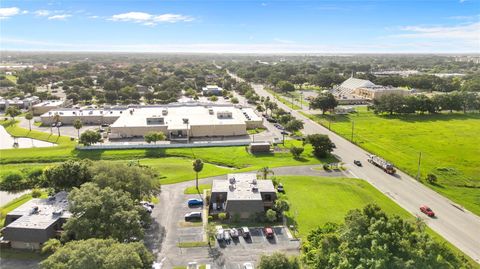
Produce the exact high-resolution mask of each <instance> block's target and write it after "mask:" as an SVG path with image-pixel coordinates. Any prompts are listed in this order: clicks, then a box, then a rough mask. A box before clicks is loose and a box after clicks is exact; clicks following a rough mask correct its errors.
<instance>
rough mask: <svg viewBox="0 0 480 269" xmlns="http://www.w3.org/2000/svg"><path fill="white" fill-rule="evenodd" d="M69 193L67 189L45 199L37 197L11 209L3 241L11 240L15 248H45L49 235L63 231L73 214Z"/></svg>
mask: <svg viewBox="0 0 480 269" xmlns="http://www.w3.org/2000/svg"><path fill="white" fill-rule="evenodd" d="M67 195H68V194H67V192H64V191H63V192H59V193H57V194H56V195H54V196H51V197H49V198H45V199H41V198H33V199H31V200H30V201H28V202H26V203H25V204H23V205H21V206H19V207H18V208H16V209H14V210H13V211H11V212H10V213H8V214H7V216H6V217H5V227H4V228H3V241H9V242H10V246H11V247H12V248H18V249H32V250H33V249H41V247H42V245H43V243H45V242H46V241H47V240H48V239H50V238H53V237H56V236H58V235H59V234H60V232H61V231H62V225H63V224H64V223H65V221H66V220H67V219H68V218H70V216H71V214H70V212H69V211H68V201H67Z"/></svg>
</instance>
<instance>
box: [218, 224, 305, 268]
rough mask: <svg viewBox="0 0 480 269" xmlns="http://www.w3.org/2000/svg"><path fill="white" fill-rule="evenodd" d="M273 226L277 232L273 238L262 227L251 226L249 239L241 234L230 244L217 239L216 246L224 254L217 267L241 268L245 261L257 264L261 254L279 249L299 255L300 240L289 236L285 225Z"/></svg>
mask: <svg viewBox="0 0 480 269" xmlns="http://www.w3.org/2000/svg"><path fill="white" fill-rule="evenodd" d="M272 228H273V231H274V234H275V236H274V237H273V238H272V239H267V238H266V237H265V234H264V233H263V228H262V227H249V230H250V234H251V236H250V237H249V238H247V239H245V238H243V237H242V236H239V238H238V239H236V240H232V241H231V242H230V243H229V244H227V243H225V242H221V243H219V241H216V247H217V248H218V249H219V251H220V252H221V253H222V254H223V255H221V259H220V260H218V261H215V263H214V264H215V265H216V267H215V268H241V266H242V265H243V263H245V262H251V263H253V264H256V263H257V261H258V259H259V258H260V256H261V255H263V254H271V253H273V252H277V251H279V252H282V253H286V254H289V255H298V253H299V247H300V242H299V241H297V240H292V239H291V238H289V237H288V235H287V232H286V228H285V227H282V226H276V227H272Z"/></svg>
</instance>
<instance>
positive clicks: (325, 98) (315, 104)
mask: <svg viewBox="0 0 480 269" xmlns="http://www.w3.org/2000/svg"><path fill="white" fill-rule="evenodd" d="M337 105H338V102H337V100H336V99H335V97H334V96H333V94H331V93H322V94H320V95H318V96H317V97H315V98H314V99H313V100H312V101H310V108H312V109H320V110H322V114H325V112H326V111H328V110H333V109H335V107H337Z"/></svg>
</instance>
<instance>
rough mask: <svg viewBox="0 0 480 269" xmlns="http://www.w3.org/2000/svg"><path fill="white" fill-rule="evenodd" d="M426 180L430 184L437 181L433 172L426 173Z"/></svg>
mask: <svg viewBox="0 0 480 269" xmlns="http://www.w3.org/2000/svg"><path fill="white" fill-rule="evenodd" d="M426 180H427V182H428V183H430V184H435V183H437V176H436V175H435V174H428V175H427V177H426Z"/></svg>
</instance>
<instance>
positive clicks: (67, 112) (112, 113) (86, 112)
mask: <svg viewBox="0 0 480 269" xmlns="http://www.w3.org/2000/svg"><path fill="white" fill-rule="evenodd" d="M125 110H126V109H125V108H122V109H68V108H63V109H54V110H50V111H48V112H45V113H43V114H42V115H41V116H40V117H51V116H53V115H55V114H58V115H60V116H64V117H68V116H70V117H75V116H82V117H85V116H87V117H88V116H91V117H93V116H104V117H119V116H120V115H121V114H122V113H123V111H125Z"/></svg>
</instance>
